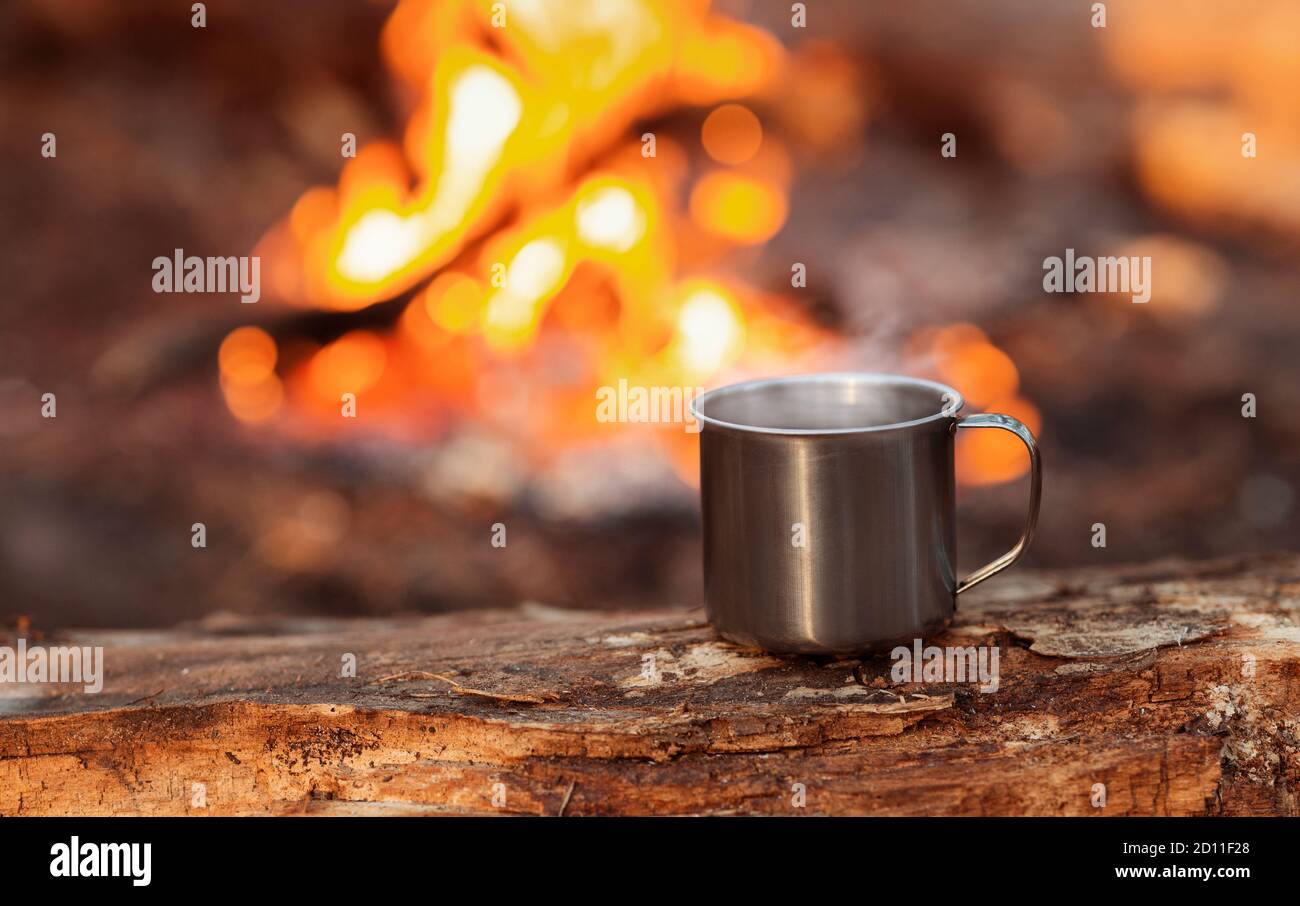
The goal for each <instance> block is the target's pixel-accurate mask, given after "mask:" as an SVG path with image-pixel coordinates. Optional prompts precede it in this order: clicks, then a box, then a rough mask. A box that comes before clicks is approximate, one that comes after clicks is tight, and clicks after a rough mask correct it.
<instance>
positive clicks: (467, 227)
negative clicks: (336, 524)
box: [219, 0, 1040, 496]
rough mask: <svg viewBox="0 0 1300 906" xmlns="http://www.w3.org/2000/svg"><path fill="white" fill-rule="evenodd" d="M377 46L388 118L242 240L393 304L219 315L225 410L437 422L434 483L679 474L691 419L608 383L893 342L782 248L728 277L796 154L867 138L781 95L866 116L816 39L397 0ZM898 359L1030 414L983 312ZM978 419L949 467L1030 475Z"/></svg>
mask: <svg viewBox="0 0 1300 906" xmlns="http://www.w3.org/2000/svg"><path fill="white" fill-rule="evenodd" d="M381 52H382V57H383V61H384V64H385V66H386V67H387V69H388V70H389V72H390V73H391V75H392V77H393V80H394V82H395V83H396V85H397V88H398V92H399V95H400V96H401V97H402V98H404V99H405V100H406V109H407V110H408V116H407V120H406V128H405V132H404V133H403V134H402V135H401V136H394V137H393V138H392V140H377V141H372V142H370V143H368V144H364V145H363V146H361V147H360V148H359V149H357V151H356V153H355V156H354V157H347V158H346V159H345V162H344V166H343V168H342V172H341V174H340V176H339V179H338V182H337V185H335V186H333V187H317V188H313V189H311V190H309V191H307V192H306V193H304V194H303V195H302V196H301V198H299V200H298V202H297V203H296V204H295V205H294V206H293V208H292V210H291V211H290V212H288V214H287V216H286V217H285V218H284V219H283V220H282V221H281V222H280V223H278V224H276V225H275V226H274V227H273V228H272V229H271V230H270V231H269V232H268V233H267V235H266V236H265V237H264V239H263V240H262V242H261V243H260V246H259V248H258V249H257V254H259V255H260V256H261V258H262V261H263V274H264V289H263V292H264V297H265V299H266V302H265V304H266V305H270V306H289V307H297V308H304V309H312V310H317V311H322V312H334V313H357V314H358V315H361V314H362V313H364V312H366V311H367V310H370V311H374V310H382V311H384V312H386V313H387V314H386V315H385V316H384V317H381V318H377V319H376V318H370V319H359V320H358V322H357V323H356V325H355V326H352V327H350V329H346V330H344V331H343V332H341V333H340V334H339V335H337V336H334V337H333V338H330V339H327V340H326V341H324V342H317V341H314V340H310V339H306V338H302V337H298V336H291V337H279V338H273V336H272V335H271V333H270V332H268V331H267V330H264V329H263V328H262V327H260V326H256V325H250V326H244V327H240V328H238V329H235V330H233V331H232V332H231V333H230V334H229V335H228V336H227V337H226V339H225V341H224V342H223V343H222V346H221V350H220V356H219V359H220V375H221V387H222V392H223V395H224V398H225V401H226V404H227V406H228V408H229V410H230V412H231V413H232V414H233V415H234V416H235V417H236V418H237V419H238V420H240V421H241V422H244V423H247V424H248V425H250V426H256V428H257V430H265V431H272V432H279V433H281V434H284V435H288V436H290V437H292V438H296V439H299V440H303V441H309V442H314V441H319V440H323V439H330V438H341V437H347V436H355V432H357V431H358V430H363V431H365V432H368V433H370V434H372V435H380V436H384V437H386V438H388V439H391V440H395V441H398V442H404V443H417V442H428V441H437V442H438V443H439V444H440V445H441V447H442V448H443V449H444V450H445V451H446V452H447V457H446V461H447V463H448V465H447V468H445V469H443V470H442V473H441V474H442V480H443V481H444V482H445V483H446V484H447V485H449V486H452V485H455V486H459V488H460V489H461V490H470V491H472V492H478V493H483V494H487V495H489V496H492V495H497V496H508V495H509V494H511V493H513V491H514V489H516V488H517V485H518V481H519V480H530V479H534V478H538V477H546V478H549V479H550V480H552V481H555V480H559V479H557V478H556V476H557V475H560V474H562V473H563V472H564V470H565V469H568V470H569V471H570V472H571V471H573V470H574V469H575V468H576V469H578V470H579V471H582V470H585V469H588V468H590V463H591V462H592V461H594V460H597V459H599V460H601V461H605V462H608V461H609V459H610V458H611V457H618V458H623V459H628V458H633V459H642V460H644V459H649V460H652V461H654V462H656V463H659V464H662V465H663V466H665V467H666V469H665V474H667V475H670V476H672V479H673V480H674V481H676V482H677V483H678V484H679V486H680V487H682V488H687V487H690V486H692V485H693V484H694V483H695V482H696V481H697V475H696V470H697V453H696V439H695V435H694V434H693V433H691V432H690V431H684V430H682V425H681V424H664V423H662V422H660V421H658V420H651V422H650V423H645V422H635V423H627V422H623V423H615V424H610V423H607V422H604V421H602V420H599V419H598V418H597V417H596V416H595V412H596V406H597V398H598V395H599V394H600V392H601V390H602V388H610V387H625V386H628V385H632V386H638V387H668V388H686V389H687V390H688V391H689V390H690V389H692V388H697V387H706V386H713V385H717V384H721V383H726V382H729V381H731V380H735V379H742V378H744V377H751V376H761V375H772V374H783V373H794V372H798V371H811V370H824V369H829V368H854V369H862V370H873V369H882V368H885V367H889V366H891V365H894V364H895V363H894V362H880V361H875V360H873V359H872V358H871V357H870V356H866V355H863V354H862V352H861V347H860V346H858V345H856V344H855V343H854V342H853V338H852V337H846V336H843V335H841V334H839V333H838V332H837V331H836V330H834V329H832V328H831V327H828V326H826V325H825V324H823V323H821V322H819V321H818V319H816V318H814V317H813V316H812V306H811V305H810V303H809V302H808V301H807V298H808V293H807V292H806V290H805V287H804V280H805V277H804V275H803V274H802V273H801V268H802V265H801V264H799V263H798V262H791V263H790V264H789V265H787V266H786V267H787V268H788V270H783V271H782V272H783V273H788V275H789V278H788V280H783V281H781V282H780V284H779V285H776V286H774V285H772V284H770V283H769V284H766V285H765V284H761V283H759V282H758V281H754V280H753V279H745V277H743V276H742V273H744V272H747V271H748V270H749V269H751V268H752V266H753V264H754V262H755V261H756V260H758V259H757V257H756V255H757V250H759V249H760V248H761V246H762V245H763V244H764V243H765V242H766V241H767V240H768V239H770V238H771V237H772V236H773V235H774V234H776V233H777V232H778V231H779V230H780V229H781V227H782V226H783V224H784V222H785V220H786V216H787V211H788V208H789V207H790V202H791V199H790V192H791V185H792V183H793V182H794V180H795V179H796V177H797V170H798V168H799V167H801V166H808V165H809V164H815V163H816V162H817V161H818V160H819V159H820V158H821V157H822V156H824V155H826V154H829V153H834V152H836V151H840V150H843V146H845V145H853V144H856V143H858V142H860V141H861V133H860V129H859V130H857V131H854V130H852V129H843V128H841V129H836V128H834V127H832V126H829V125H828V124H827V123H826V122H821V121H820V120H819V118H818V117H817V116H815V115H810V114H809V111H807V110H804V109H792V108H791V105H790V104H789V103H788V101H782V100H781V98H783V97H785V98H788V97H789V92H788V91H787V90H785V89H787V88H788V87H789V83H790V81H791V80H798V81H799V82H800V84H801V92H800V96H802V97H809V98H813V99H815V100H816V101H817V102H818V103H819V104H820V105H821V106H822V107H824V108H825V110H826V112H827V113H828V114H832V115H833V116H830V117H829V118H832V119H834V120H835V121H836V122H842V123H848V124H854V123H857V124H860V123H861V122H862V119H863V116H864V111H863V110H862V109H861V102H860V100H859V93H858V92H857V91H856V90H855V85H854V79H855V77H856V73H855V71H854V68H853V66H852V65H851V64H850V63H849V62H848V57H847V56H846V55H840V54H838V53H837V51H836V49H835V48H834V47H830V46H827V45H825V44H814V45H812V46H808V47H800V48H795V49H788V48H786V47H784V46H783V45H782V44H781V43H779V42H778V41H777V40H776V38H775V37H774V36H773V35H771V34H769V33H767V32H764V31H762V30H759V29H757V28H755V27H753V26H750V25H747V24H743V23H740V22H737V21H734V20H731V19H729V18H726V17H724V16H722V15H718V14H716V13H714V12H711V11H710V10H709V9H708V6H707V4H706V3H701V2H693V0H619V2H612V0H599V2H598V0H591V2H580V0H563V2H559V0H557V2H542V0H535V2H512V3H510V4H508V5H503V4H493V3H489V2H485V0H484V2H479V0H459V2H438V3H435V2H431V0H403V2H401V3H400V4H399V5H398V6H397V8H396V9H395V11H394V12H393V13H392V15H391V17H390V18H389V20H388V22H387V24H386V26H385V28H384V31H383V35H382V39H381ZM376 321H377V322H378V323H375V322H376ZM902 364H903V365H904V367H906V368H908V369H909V370H912V371H914V372H917V373H922V374H927V375H929V376H933V377H937V378H939V379H941V380H944V381H947V382H949V383H951V384H953V385H954V386H956V387H958V388H959V389H960V390H961V391H962V392H963V393H964V394H965V395H966V396H967V399H968V400H969V401H970V403H971V404H972V405H973V406H974V407H977V408H989V409H992V410H997V411H1002V412H1007V413H1009V414H1012V415H1014V416H1016V417H1018V418H1020V419H1021V420H1023V421H1025V422H1026V423H1027V424H1029V425H1030V427H1031V429H1033V430H1035V431H1037V430H1039V428H1040V424H1039V420H1038V414H1037V412H1036V410H1035V409H1034V407H1033V406H1032V404H1031V403H1029V402H1028V401H1026V400H1024V399H1023V398H1022V397H1021V396H1020V387H1019V376H1018V372H1017V369H1016V366H1015V365H1014V363H1013V362H1012V361H1011V360H1010V358H1008V356H1007V355H1006V354H1005V353H1004V352H1002V351H1001V350H999V349H998V348H997V347H996V346H994V345H993V343H992V342H991V341H990V340H989V339H988V337H987V336H985V335H984V334H983V333H982V332H981V331H980V330H979V329H978V328H975V327H973V326H970V325H965V324H952V325H947V326H944V327H940V328H926V329H923V330H920V331H918V332H916V333H915V334H914V335H913V336H912V337H911V338H910V340H909V341H908V344H907V349H906V351H905V355H904V356H903V358H902ZM349 405H351V406H352V409H351V411H350V412H349V410H348V408H347V407H348V406H349ZM349 414H355V415H356V416H357V418H356V419H350V418H348V417H347V416H348V415H349ZM971 434H972V436H969V437H967V436H963V437H962V438H960V443H959V448H958V457H959V464H958V476H959V480H960V481H962V482H963V483H965V484H986V483H992V482H999V481H1005V480H1008V479H1011V478H1014V477H1016V476H1018V475H1020V474H1022V473H1023V471H1024V470H1025V468H1026V466H1027V463H1026V462H1025V457H1024V455H1023V452H1022V451H1021V450H1020V449H1019V446H1018V444H1016V442H1015V440H1014V438H1003V437H1000V436H996V434H997V432H971ZM575 464H576V465H575ZM484 473H494V474H495V475H496V477H495V478H489V479H485V478H484ZM502 475H505V476H510V477H507V478H505V479H501V476H502ZM516 479H517V480H516Z"/></svg>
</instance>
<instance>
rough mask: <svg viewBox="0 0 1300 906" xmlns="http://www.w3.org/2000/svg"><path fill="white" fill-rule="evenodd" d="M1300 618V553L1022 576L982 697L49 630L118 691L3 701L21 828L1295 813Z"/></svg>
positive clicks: (244, 630) (507, 658) (506, 629)
mask: <svg viewBox="0 0 1300 906" xmlns="http://www.w3.org/2000/svg"><path fill="white" fill-rule="evenodd" d="M1298 615H1300V556H1296V555H1274V556H1264V557H1251V558H1239V559H1231V560H1218V561H1212V562H1204V563H1186V562H1181V561H1179V562H1175V561H1169V562H1161V563H1156V564H1149V565H1145V566H1135V567H1124V568H1108V569H1086V570H1076V571H1068V572H1051V573H1032V572H1027V571H1022V572H1018V573H1017V572H1014V571H1013V572H1011V573H1008V574H1006V575H1004V576H999V577H998V578H997V579H996V580H993V581H990V582H988V583H987V584H986V585H984V586H983V587H981V588H980V589H979V590H978V591H976V592H973V593H971V594H970V595H969V596H963V598H962V601H961V609H960V611H959V613H958V617H957V619H956V621H955V623H954V625H953V627H952V628H951V629H950V630H949V631H948V632H947V633H946V634H945V635H944V636H942V637H939V638H935V639H931V640H928V642H929V643H930V644H934V645H961V646H969V645H996V646H998V648H999V653H1000V661H999V674H1000V682H999V687H998V689H997V691H996V692H989V693H983V692H981V691H979V689H978V688H977V687H976V685H974V684H971V683H944V682H930V683H907V684H900V683H896V682H894V681H893V679H892V678H891V675H890V673H891V666H892V662H891V661H890V659H889V658H888V657H880V658H869V659H861V660H859V659H849V660H833V661H828V660H820V661H819V660H813V659H806V658H778V657H773V656H770V655H766V654H764V653H762V652H759V651H753V650H749V649H744V648H740V647H737V646H734V645H731V644H728V643H726V642H723V641H720V640H718V639H717V637H716V636H715V635H714V633H713V632H712V630H711V629H710V628H709V626H708V625H707V623H706V622H705V621H704V616H703V613H702V612H701V611H699V610H682V609H676V610H663V611H657V612H635V613H629V612H618V613H609V612H604V613H602V612H597V611H567V610H559V609H555V608H549V607H545V606H541V605H534V604H527V605H524V606H521V607H519V608H515V609H511V610H498V611H472V612H464V613H456V614H447V615H440V616H432V617H416V618H410V619H384V620H364V621H343V620H304V619H276V620H265V621H250V620H248V619H247V618H244V617H240V618H212V619H208V620H206V621H204V622H203V623H200V624H195V625H192V626H187V627H180V628H178V629H175V630H171V631H164V632H155V631H150V632H128V631H101V632H61V633H49V634H47V635H46V636H45V637H43V638H40V639H35V638H34V639H32V640H31V644H42V645H50V646H53V645H74V644H75V645H102V646H103V647H104V661H105V675H106V679H105V682H104V688H103V690H102V692H100V693H98V694H87V693H85V692H84V691H82V690H81V689H80V687H70V686H49V685H44V686H37V685H24V686H18V685H0V714H3V717H0V815H5V816H13V815H61V814H189V815H220V814H372V813H381V814H503V813H504V814H531V815H560V814H563V815H597V814H600V815H605V814H782V815H799V814H876V815H910V814H925V815H986V814H994V815H1018V814H1035V815H1205V814H1209V815H1219V814H1230V815H1248V814H1286V815H1295V814H1298V813H1300V799H1298V797H1297V790H1298V788H1300V626H1298V624H1297V616H1298ZM3 644H6V645H13V644H15V642H14V639H13V637H12V635H11V636H10V637H9V638H7V639H5V640H4V641H3ZM349 655H352V656H355V662H356V671H355V673H356V675H355V677H352V676H345V675H342V674H344V673H345V672H347V671H346V669H345V667H346V664H347V663H348V662H349V658H348V656H349ZM1099 785H1100V786H1099ZM1103 786H1104V804H1102V801H1103V800H1102V790H1103ZM799 802H802V803H803V805H802V807H800V806H799V805H798V803H799Z"/></svg>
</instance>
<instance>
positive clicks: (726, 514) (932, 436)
mask: <svg viewBox="0 0 1300 906" xmlns="http://www.w3.org/2000/svg"><path fill="white" fill-rule="evenodd" d="M962 405H963V403H962V398H961V395H960V394H958V393H957V391H955V390H953V389H952V388H950V387H945V386H944V385H943V384H937V383H934V382H933V381H923V380H918V379H915V378H907V377H897V376H893V375H881V374H812V375H801V376H798V377H788V378H775V379H772V380H761V381H749V382H746V383H742V384H733V385H731V386H729V387H723V388H721V389H718V390H712V391H709V392H707V393H704V394H701V395H700V396H699V397H697V398H696V399H695V401H694V402H693V403H692V405H691V412H692V414H693V415H694V416H695V417H696V418H697V419H698V420H699V421H700V423H701V426H702V428H701V433H700V497H701V502H702V505H703V511H704V594H705V604H706V608H707V611H708V617H709V621H710V622H711V623H712V624H713V625H714V626H715V627H716V628H717V630H718V631H719V632H720V633H721V634H722V635H723V636H724V637H725V638H727V639H730V640H732V641H734V642H739V643H741V644H743V645H753V646H757V647H759V648H765V649H767V650H768V651H774V652H781V653H791V654H796V653H797V654H862V653H866V652H871V651H879V650H884V649H888V648H890V647H892V646H893V645H895V644H898V643H901V642H910V641H911V640H913V639H916V638H924V637H926V636H927V635H930V634H932V633H934V632H936V631H937V630H939V629H942V628H943V627H944V626H946V625H947V624H948V622H949V621H950V620H951V619H952V615H953V612H954V610H955V609H956V596H957V595H959V594H961V593H962V592H963V591H965V590H967V589H968V588H971V587H973V586H975V585H977V584H978V583H980V582H982V581H984V580H985V579H987V578H988V577H989V576H992V575H994V574H995V573H998V572H1001V571H1002V570H1004V569H1006V568H1007V567H1008V566H1010V565H1011V564H1013V563H1015V562H1016V560H1018V559H1019V558H1020V555H1021V554H1023V553H1024V551H1025V548H1026V547H1028V546H1029V542H1030V540H1031V538H1032V537H1033V534H1034V526H1035V524H1036V522H1037V520H1038V500H1039V492H1040V487H1041V471H1040V465H1039V457H1038V446H1037V444H1036V443H1035V442H1034V437H1033V435H1032V434H1031V433H1030V432H1029V429H1028V428H1026V427H1025V426H1024V425H1023V424H1021V423H1020V422H1018V421H1016V420H1015V419H1014V418H1011V417H1010V416H1006V415H992V414H987V415H972V416H968V417H966V418H959V417H957V412H958V411H959V410H960V409H961V407H962ZM960 428H1001V429H1003V430H1006V431H1010V432H1012V433H1013V434H1015V435H1016V436H1017V437H1019V438H1020V439H1021V440H1022V441H1024V443H1025V446H1026V447H1028V448H1029V459H1030V469H1031V471H1030V484H1029V518H1028V520H1027V522H1026V524H1025V530H1024V533H1023V534H1022V535H1021V536H1020V541H1019V542H1018V543H1017V544H1016V546H1015V547H1013V548H1012V549H1011V550H1010V551H1008V552H1007V553H1005V554H1003V555H1002V556H1001V557H999V558H998V559H996V560H994V561H993V562H992V563H989V564H987V565H985V566H983V567H981V568H979V569H977V570H976V571H975V572H973V573H971V574H970V575H969V576H967V577H966V578H964V579H962V580H961V581H957V579H956V578H955V575H954V573H955V565H956V559H957V551H956V530H955V523H956V512H955V494H954V485H955V478H954V475H953V444H954V437H955V435H956V433H957V430H958V429H960Z"/></svg>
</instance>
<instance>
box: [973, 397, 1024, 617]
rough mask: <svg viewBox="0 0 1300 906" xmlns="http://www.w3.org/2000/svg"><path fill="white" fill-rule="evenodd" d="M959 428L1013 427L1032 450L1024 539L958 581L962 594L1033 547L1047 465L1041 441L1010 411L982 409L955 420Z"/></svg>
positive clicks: (1022, 535) (1013, 430)
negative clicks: (1041, 453)
mask: <svg viewBox="0 0 1300 906" xmlns="http://www.w3.org/2000/svg"><path fill="white" fill-rule="evenodd" d="M956 428H1001V429H1002V430H1003V431H1010V432H1011V433H1012V434H1014V435H1015V436H1016V437H1018V438H1020V439H1021V440H1022V441H1023V442H1024V444H1025V447H1026V448H1027V449H1028V450H1029V470H1030V471H1029V519H1028V520H1027V521H1026V522H1025V530H1024V532H1023V533H1021V535H1020V540H1019V541H1017V542H1016V546H1015V547H1013V548H1011V550H1009V551H1007V552H1006V553H1005V554H1003V555H1002V556H1001V557H998V558H997V559H996V560H994V561H992V562H990V563H986V564H984V565H983V566H981V567H980V568H979V569H977V570H975V572H973V573H971V574H970V575H969V576H967V577H966V578H964V579H962V580H961V581H960V582H958V583H957V590H956V591H955V592H954V594H958V595H959V594H961V593H962V592H963V591H967V590H968V589H971V588H974V587H975V586H976V585H979V584H980V583H981V582H983V581H984V580H985V579H987V578H988V577H989V576H993V575H996V574H998V573H1000V572H1002V570H1004V569H1006V568H1007V567H1008V566H1010V565H1011V564H1013V563H1015V562H1016V561H1017V560H1019V559H1020V557H1021V555H1022V554H1024V552H1025V549H1026V548H1028V547H1029V542H1030V541H1032V540H1033V538H1034V528H1035V527H1036V526H1037V525H1038V502H1039V498H1040V497H1041V494H1042V486H1043V469H1042V464H1041V462H1040V461H1039V457H1038V443H1037V441H1035V440H1034V435H1033V434H1032V433H1031V432H1030V430H1029V429H1028V428H1026V427H1025V426H1024V425H1023V424H1021V423H1020V422H1019V421H1017V420H1016V419H1014V418H1012V417H1011V416H1009V415H997V414H995V413H992V412H986V413H982V414H980V415H968V416H966V417H965V418H962V419H958V420H957V421H956V422H955V423H954V432H953V433H954V434H955V433H956V430H955V429H956Z"/></svg>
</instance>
